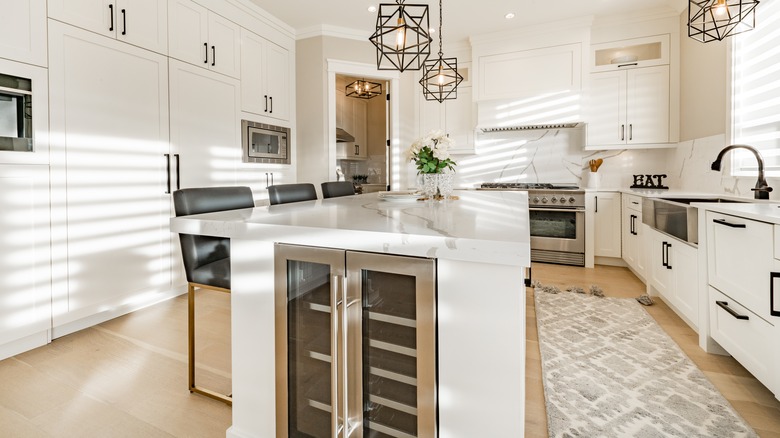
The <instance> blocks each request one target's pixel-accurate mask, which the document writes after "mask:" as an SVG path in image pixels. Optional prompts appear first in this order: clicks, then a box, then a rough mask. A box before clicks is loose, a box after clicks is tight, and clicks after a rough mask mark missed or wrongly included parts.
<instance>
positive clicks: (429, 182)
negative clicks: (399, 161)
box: [422, 173, 439, 199]
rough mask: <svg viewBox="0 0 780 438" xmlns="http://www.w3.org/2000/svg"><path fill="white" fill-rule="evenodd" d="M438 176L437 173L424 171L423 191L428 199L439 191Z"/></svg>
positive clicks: (432, 197)
mask: <svg viewBox="0 0 780 438" xmlns="http://www.w3.org/2000/svg"><path fill="white" fill-rule="evenodd" d="M438 176H439V174H437V173H424V174H423V175H422V192H423V194H424V195H425V197H426V198H428V199H434V198H435V197H436V193H437V191H438V187H437V186H438V179H439V178H438Z"/></svg>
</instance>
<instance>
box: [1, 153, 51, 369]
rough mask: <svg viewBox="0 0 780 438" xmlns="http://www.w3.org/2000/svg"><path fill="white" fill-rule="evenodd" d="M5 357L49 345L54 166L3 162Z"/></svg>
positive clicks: (2, 259) (3, 328)
mask: <svg viewBox="0 0 780 438" xmlns="http://www.w3.org/2000/svg"><path fill="white" fill-rule="evenodd" d="M0 211H2V212H3V214H0V241H2V242H3V245H2V247H3V250H2V251H0V360H2V359H5V358H7V357H10V356H13V355H15V354H18V353H20V352H22V351H25V350H28V349H32V348H35V347H39V346H41V345H44V344H46V343H47V342H48V340H49V329H50V328H51V228H50V221H49V214H50V209H49V168H48V166H41V165H19V164H14V165H0Z"/></svg>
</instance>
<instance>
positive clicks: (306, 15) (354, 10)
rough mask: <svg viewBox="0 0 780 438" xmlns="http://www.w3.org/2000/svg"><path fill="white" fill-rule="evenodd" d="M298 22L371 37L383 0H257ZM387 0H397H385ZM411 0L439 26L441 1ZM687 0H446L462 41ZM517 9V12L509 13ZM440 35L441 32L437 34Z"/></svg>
mask: <svg viewBox="0 0 780 438" xmlns="http://www.w3.org/2000/svg"><path fill="white" fill-rule="evenodd" d="M251 1H252V2H254V3H255V4H257V5H259V6H260V7H261V8H263V9H265V10H266V11H267V12H269V13H271V14H272V15H274V16H276V17H277V18H279V19H281V20H282V21H284V22H285V23H287V24H289V25H290V26H292V27H293V28H294V29H295V30H296V32H297V33H299V34H300V33H302V32H306V31H311V30H312V29H314V28H316V27H320V26H323V25H326V26H336V27H341V28H347V29H351V30H353V31H355V32H356V33H358V34H360V33H363V34H365V36H366V38H368V37H369V36H370V35H371V33H373V29H374V26H375V24H376V15H377V14H376V12H368V7H369V6H372V5H373V6H378V5H379V3H380V1H378V0H251ZM381 2H382V3H391V4H392V3H395V1H394V0H382V1H381ZM406 4H409V5H411V4H428V5H429V6H430V13H429V15H430V22H431V26H433V27H435V28H438V22H439V7H438V6H439V5H438V2H435V1H431V0H407V2H406ZM686 5H687V2H685V0H481V1H475V0H446V1H444V2H443V9H444V27H443V33H444V41H451V42H460V41H464V40H466V39H467V38H468V37H469V36H470V35H480V34H485V33H490V32H494V31H503V30H511V29H517V28H521V27H522V26H526V25H530V24H539V23H545V22H550V21H558V20H564V19H570V18H576V17H583V16H589V15H593V16H595V17H599V16H606V15H614V14H627V13H637V12H641V11H644V10H648V11H649V10H658V9H663V8H668V9H672V10H675V11H677V12H679V11H681V10H682V9H683V8H684V7H685V6H686ZM509 12H512V13H514V14H515V18H513V19H511V20H508V19H506V18H504V16H505V15H506V14H507V13H509ZM434 37H435V35H434Z"/></svg>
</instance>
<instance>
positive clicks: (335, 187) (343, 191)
mask: <svg viewBox="0 0 780 438" xmlns="http://www.w3.org/2000/svg"><path fill="white" fill-rule="evenodd" d="M354 194H355V186H354V184H352V183H351V182H349V181H328V182H324V183H322V197H323V198H326V199H327V198H336V197H339V196H349V195H354Z"/></svg>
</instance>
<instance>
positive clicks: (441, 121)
mask: <svg viewBox="0 0 780 438" xmlns="http://www.w3.org/2000/svg"><path fill="white" fill-rule="evenodd" d="M471 93H472V90H471V87H460V86H459V87H458V98H457V99H452V100H445V101H444V102H442V103H439V102H438V101H436V100H426V99H425V97H424V96H423V95H422V93H421V94H420V121H419V123H420V132H419V135H420V136H423V135H426V134H427V133H428V132H430V131H431V130H434V129H440V130H442V131H444V133H445V134H446V135H447V137H450V138H451V139H453V140H454V141H455V147H454V148H452V149H450V153H453V154H473V153H474V151H475V149H474V123H475V122H474V114H475V113H476V109H475V107H476V104H475V103H474V101H473V100H472V96H471Z"/></svg>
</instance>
